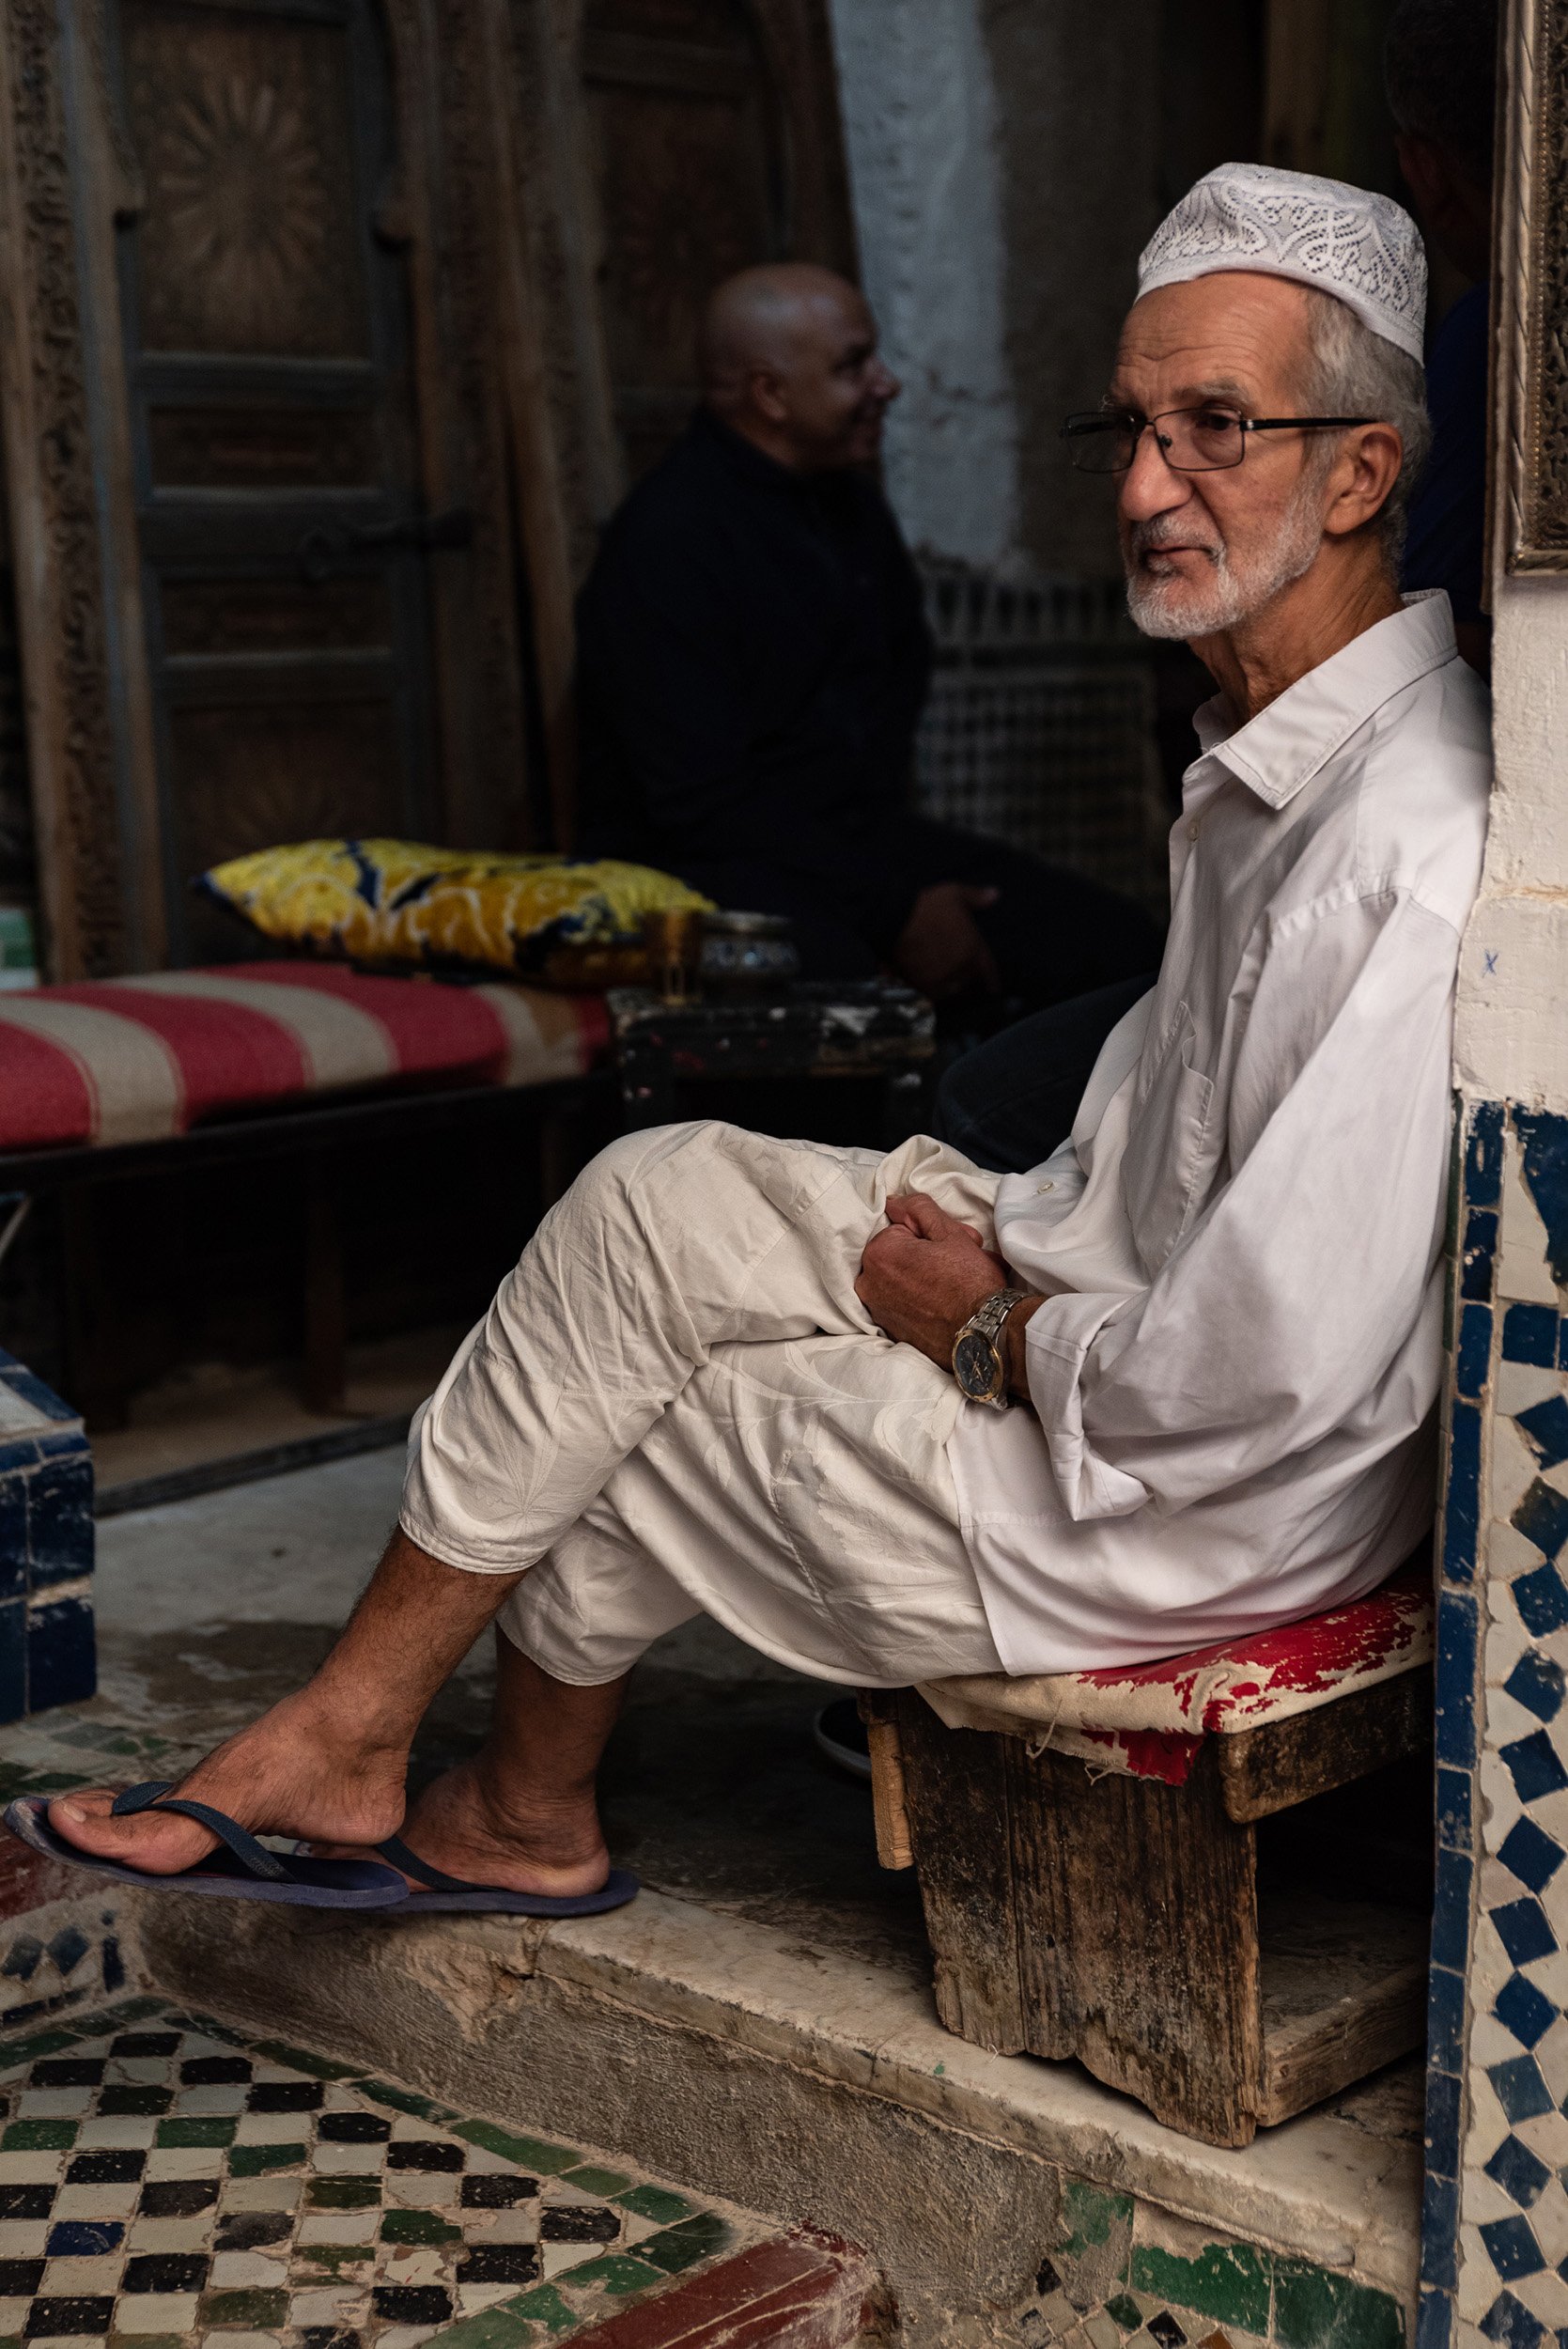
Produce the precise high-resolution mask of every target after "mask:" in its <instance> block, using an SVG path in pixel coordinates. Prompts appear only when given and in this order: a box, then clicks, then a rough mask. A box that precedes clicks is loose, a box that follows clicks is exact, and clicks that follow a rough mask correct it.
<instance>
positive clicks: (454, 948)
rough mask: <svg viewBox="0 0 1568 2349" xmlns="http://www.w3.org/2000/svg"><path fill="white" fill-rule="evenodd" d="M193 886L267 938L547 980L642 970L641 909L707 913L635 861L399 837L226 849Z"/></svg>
mask: <svg viewBox="0 0 1568 2349" xmlns="http://www.w3.org/2000/svg"><path fill="white" fill-rule="evenodd" d="M197 886H198V887H199V888H201V889H203V890H205V891H206V892H207V893H208V894H210V895H211V896H213V897H215V898H217V900H218V901H219V903H220V904H222V905H225V906H227V907H229V908H230V909H231V910H233V911H234V912H236V913H239V914H241V915H243V917H244V919H245V920H246V921H247V922H250V923H252V924H253V925H254V926H255V927H256V929H258V930H260V931H261V933H262V935H263V936H264V937H266V938H275V939H281V940H283V941H287V943H288V944H289V945H293V946H303V947H307V948H311V949H314V950H315V951H316V952H317V953H318V954H327V955H341V956H345V957H348V958H349V959H350V960H351V961H354V962H360V963H370V964H392V965H399V966H401V967H403V968H404V969H409V968H417V969H423V970H427V971H457V970H461V969H464V968H472V967H473V966H474V964H476V963H477V964H482V965H484V966H485V967H487V968H489V969H490V970H499V971H509V972H515V973H517V974H518V975H519V976H520V977H526V978H528V979H531V980H533V981H534V982H535V983H536V984H538V983H540V982H543V984H545V985H546V986H554V987H607V986H614V985H617V984H622V983H626V982H628V981H632V980H635V979H638V978H640V977H642V976H643V975H644V960H643V953H642V946H641V943H640V932H641V924H642V919H643V916H644V913H657V912H661V911H665V910H670V911H678V910H682V909H686V908H690V909H691V910H696V911H707V910H710V906H709V900H708V899H707V898H706V897H699V896H698V895H697V894H696V892H695V890H691V889H688V888H687V887H686V885H685V883H684V882H683V881H678V880H674V879H671V877H670V875H669V874H668V873H656V872H653V871H651V870H650V869H649V867H648V866H647V865H645V864H620V863H615V862H614V861H613V860H612V859H608V858H606V859H601V860H600V861H599V862H598V863H582V862H579V861H577V860H575V859H573V858H571V857H562V856H487V855H482V854H480V853H478V852H476V851H475V850H474V849H472V848H424V847H421V846H420V845H419V844H418V843H416V842H413V841H409V840H302V841H299V842H296V843H295V844H294V845H293V846H292V847H289V848H261V849H258V850H257V851H256V854H255V855H254V856H237V857H232V858H231V859H230V860H229V862H228V863H226V864H215V865H213V867H212V869H211V871H210V872H208V873H203V874H202V875H201V877H200V879H199V881H198V883H197Z"/></svg>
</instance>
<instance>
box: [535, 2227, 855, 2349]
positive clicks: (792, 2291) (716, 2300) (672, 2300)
mask: <svg viewBox="0 0 1568 2349" xmlns="http://www.w3.org/2000/svg"><path fill="white" fill-rule="evenodd" d="M877 2295H878V2279H877V2272H876V2270H875V2268H874V2267H873V2266H872V2264H871V2263H870V2261H869V2260H868V2259H867V2258H866V2256H865V2253H864V2252H863V2251H860V2250H857V2249H856V2248H855V2247H854V2245H853V2244H849V2243H841V2242H840V2241H839V2240H838V2239H837V2238H836V2237H835V2236H833V2235H827V2234H817V2233H814V2232H810V2231H808V2230H806V2229H804V2228H799V2229H792V2230H791V2232H789V2233H788V2234H786V2235H778V2236H775V2237H774V2238H773V2240H772V2241H771V2242H769V2243H758V2244H754V2245H753V2248H751V2249H750V2250H749V2251H742V2252H740V2253H739V2254H738V2256H737V2258H735V2259H732V2260H725V2261H724V2262H723V2263H722V2265H720V2266H718V2267H713V2268H709V2269H708V2270H707V2272H706V2275H701V2276H693V2277H691V2279H689V2280H688V2281H687V2282H686V2283H683V2284H676V2285H675V2288H674V2289H673V2290H672V2291H670V2292H664V2293H660V2295H659V2296H658V2298H657V2299H653V2300H644V2301H643V2302H641V2303H640V2304H639V2306H638V2307H636V2308H633V2309H627V2310H623V2312H622V2313H621V2314H620V2315H619V2316H612V2317H609V2318H607V2319H606V2321H605V2322H604V2323H603V2324H602V2325H595V2326H590V2327H589V2329H588V2330H587V2331H586V2332H583V2333H577V2334H574V2335H573V2337H572V2342H571V2349H676V2344H678V2349H763V2344H764V2343H767V2344H769V2349H771V2345H772V2344H779V2345H780V2349H845V2344H846V2343H847V2342H849V2341H855V2340H856V2339H857V2338H858V2337H859V2336H860V2335H861V2334H862V2332H863V2331H865V2330H866V2329H867V2326H868V2325H869V2324H870V2322H871V2321H872V2319H873V2315H874V2311H875V2309H876V2306H877Z"/></svg>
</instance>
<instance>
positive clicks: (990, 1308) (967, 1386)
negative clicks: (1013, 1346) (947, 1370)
mask: <svg viewBox="0 0 1568 2349" xmlns="http://www.w3.org/2000/svg"><path fill="white" fill-rule="evenodd" d="M1028 1294H1029V1292H1028V1290H1027V1289H998V1290H996V1291H995V1292H994V1294H993V1295H992V1296H990V1297H987V1298H986V1301H985V1303H984V1304H983V1305H981V1306H980V1307H979V1308H978V1310H977V1311H976V1312H974V1313H972V1314H970V1317H969V1319H968V1320H967V1321H966V1322H965V1324H964V1326H963V1328H962V1329H961V1330H959V1332H958V1334H957V1336H956V1337H955V1339H954V1341H953V1376H954V1377H955V1378H956V1380H957V1381H958V1392H959V1393H960V1394H962V1395H965V1396H967V1397H968V1399H969V1401H970V1403H988V1404H989V1405H990V1407H991V1408H992V1410H993V1411H1005V1410H1006V1408H1007V1361H1006V1357H1005V1356H1004V1355H1003V1353H1002V1351H1001V1346H999V1344H998V1343H997V1341H998V1340H999V1338H1000V1337H1001V1325H1002V1323H1003V1322H1004V1321H1005V1320H1006V1318H1007V1316H1008V1315H1009V1314H1010V1313H1011V1312H1012V1310H1013V1308H1014V1306H1015V1305H1021V1304H1022V1303H1023V1301H1024V1299H1025V1298H1026V1297H1027V1296H1028Z"/></svg>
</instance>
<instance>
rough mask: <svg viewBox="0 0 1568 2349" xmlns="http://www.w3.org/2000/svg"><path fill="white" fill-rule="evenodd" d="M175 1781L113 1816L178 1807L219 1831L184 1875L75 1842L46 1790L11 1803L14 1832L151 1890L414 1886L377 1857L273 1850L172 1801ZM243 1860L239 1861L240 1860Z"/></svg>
mask: <svg viewBox="0 0 1568 2349" xmlns="http://www.w3.org/2000/svg"><path fill="white" fill-rule="evenodd" d="M174 1782H175V1781H173V1779H148V1780H147V1781H146V1783H145V1784H143V1785H141V1786H128V1787H127V1788H126V1790H125V1792H124V1794H122V1795H116V1797H115V1801H114V1806H113V1815H114V1816H115V1817H116V1819H124V1818H130V1817H133V1816H134V1814H135V1813H136V1812H141V1811H173V1812H179V1815H180V1816H181V1817H182V1818H186V1819H194V1820H195V1821H196V1823H197V1824H198V1826H201V1827H204V1828H208V1829H209V1830H210V1833H212V1834H213V1835H215V1836H217V1837H218V1839H219V1842H220V1843H221V1844H222V1845H224V1846H225V1849H222V1850H219V1851H215V1852H212V1853H211V1854H210V1856H209V1857H208V1858H207V1859H199V1860H198V1861H197V1862H196V1864H195V1866H194V1868H186V1869H184V1870H183V1871H182V1872H181V1873H180V1874H179V1875H153V1874H152V1872H151V1871H150V1870H148V1869H146V1868H128V1867H125V1866H123V1865H122V1864H121V1863H120V1862H119V1861H118V1860H115V1859H97V1858H95V1857H94V1855H93V1854H92V1853H90V1852H85V1851H79V1850H78V1849H77V1847H76V1845H75V1844H74V1843H67V1842H66V1840H65V1838H64V1836H62V1835H57V1834H56V1833H55V1831H54V1828H52V1827H51V1826H50V1824H49V1804H48V1801H47V1800H46V1799H45V1797H42V1796H41V1795H22V1796H19V1797H18V1798H17V1799H16V1801H15V1802H11V1803H8V1804H7V1806H6V1825H7V1826H8V1828H10V1831H11V1833H12V1834H13V1835H16V1836H20V1837H21V1839H22V1841H23V1843H26V1844H28V1845H29V1846H30V1848H31V1849H32V1850H34V1851H36V1852H42V1853H43V1855H44V1857H45V1858H46V1859H64V1860H68V1861H69V1862H70V1865H71V1866H72V1867H73V1868H83V1869H85V1870H86V1871H87V1872H88V1873H89V1874H91V1875H100V1876H112V1877H113V1878H114V1880H115V1882H116V1884H137V1885H141V1886H142V1887H143V1888H144V1889H145V1890H147V1891H149V1892H201V1893H206V1894H209V1895H210V1896H214V1897H216V1898H218V1899H221V1900H231V1901H235V1900H238V1901H278V1902H281V1903H283V1904H284V1906H287V1907H291V1908H396V1907H401V1906H402V1905H403V1904H404V1902H406V1901H407V1899H408V1897H409V1888H408V1886H407V1885H406V1884H405V1883H404V1881H403V1879H402V1877H401V1876H400V1875H395V1874H394V1873H393V1871H392V1870H391V1869H390V1868H380V1867H378V1866H377V1864H376V1862H375V1861H374V1860H373V1859H302V1858H298V1857H294V1856H291V1855H285V1854H284V1853H282V1852H275V1851H269V1850H268V1848H267V1846H266V1844H265V1843H257V1842H256V1837H255V1836H254V1835H250V1834H247V1833H246V1831H245V1829H244V1828H242V1827H241V1826H239V1825H238V1824H237V1823H236V1822H235V1821H234V1820H233V1819H231V1818H229V1817H227V1816H226V1815H225V1812H222V1811H214V1810H213V1809H212V1807H211V1805H210V1803H205V1802H186V1801H182V1800H181V1799H180V1798H179V1797H178V1796H176V1797H174V1798H173V1799H172V1800H166V1799H165V1797H167V1796H168V1795H169V1792H170V1789H171V1787H172V1786H173V1785H174ZM236 1863H238V1864H236Z"/></svg>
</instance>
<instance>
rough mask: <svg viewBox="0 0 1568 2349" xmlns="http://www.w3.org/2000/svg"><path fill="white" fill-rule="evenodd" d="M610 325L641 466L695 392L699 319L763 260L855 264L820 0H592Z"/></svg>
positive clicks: (613, 370)
mask: <svg viewBox="0 0 1568 2349" xmlns="http://www.w3.org/2000/svg"><path fill="white" fill-rule="evenodd" d="M582 74H583V83H584V87H585V93H586V111H587V128H588V140H589V152H590V159H591V168H592V175H593V179H594V181H595V184H596V186H597V189H598V204H599V240H600V256H599V285H600V311H601V321H602V327H603V334H604V341H605V346H606V350H607V355H608V360H609V369H610V380H611V385H612V390H613V402H614V411H615V422H616V425H617V428H618V430H619V435H620V441H621V446H622V451H623V454H624V457H625V460H626V469H627V472H628V474H629V475H631V476H635V475H636V474H640V473H642V472H644V470H645V469H646V467H647V466H648V465H649V464H651V463H652V461H653V459H655V458H656V457H658V456H659V455H660V452H661V451H662V450H663V449H664V448H666V447H667V446H668V444H669V443H670V442H671V441H672V440H673V439H674V437H675V434H676V433H677V432H678V431H679V430H680V428H681V427H682V425H683V424H684V423H685V421H686V419H687V417H688V416H689V415H690V413H691V409H692V407H693V405H694V404H695V402H696V398H697V391H698V386H697V329H698V323H699V321H700V319H701V317H702V310H703V304H704V303H705V302H706V298H707V295H708V294H709V293H710V292H711V290H712V289H713V288H714V287H715V286H716V285H718V284H719V283H720V281H721V280H722V279H723V278H725V277H727V276H729V275H731V274H732V273H733V272H735V271H736V270H738V269H744V268H746V267H747V266H748V265H749V264H751V263H753V262H756V261H769V260H783V259H800V260H815V261H823V262H826V263H827V264H828V266H829V267H830V268H833V269H840V270H844V271H845V272H846V273H848V274H850V275H853V274H854V271H855V258H854V254H855V244H854V232H853V228H852V226H851V223H850V213H849V202H848V186H847V180H846V172H845V163H844V150H843V140H842V135H841V132H840V127H839V116H838V94H837V85H836V79H835V75H834V69H833V56H832V42H831V33H830V30H829V25H828V19H827V13H826V8H825V5H824V0H589V5H588V8H587V10H586V13H585V16H584V20H583V45H582Z"/></svg>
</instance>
